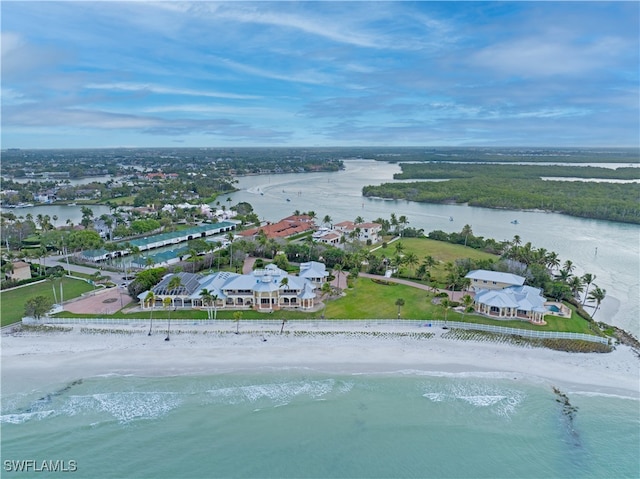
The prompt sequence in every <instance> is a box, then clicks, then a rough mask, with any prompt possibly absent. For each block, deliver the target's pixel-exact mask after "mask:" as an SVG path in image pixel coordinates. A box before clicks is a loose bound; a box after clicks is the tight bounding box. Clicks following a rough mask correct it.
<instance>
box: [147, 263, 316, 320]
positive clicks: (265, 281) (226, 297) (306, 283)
mask: <svg viewBox="0 0 640 479" xmlns="http://www.w3.org/2000/svg"><path fill="white" fill-rule="evenodd" d="M322 266H324V265H322ZM301 272H306V273H308V275H309V276H310V277H311V279H308V278H306V277H302V276H295V275H291V274H289V273H287V272H286V271H284V270H281V269H280V268H278V267H277V266H276V265H274V264H268V265H267V266H266V267H265V268H263V269H258V270H254V271H252V272H251V274H237V273H231V272H228V271H220V272H218V273H214V274H210V275H207V276H201V275H198V274H193V273H184V272H181V273H176V274H177V275H178V276H179V277H180V282H181V286H180V288H178V289H176V290H169V289H168V285H169V283H170V281H171V278H172V277H173V275H167V276H165V277H164V278H163V279H162V281H160V283H158V285H156V286H155V287H153V288H152V291H153V293H154V295H155V298H156V302H160V303H162V301H163V299H164V298H170V299H171V307H172V308H173V307H192V308H193V307H196V308H197V307H206V306H207V305H206V304H205V303H204V302H203V298H202V295H201V292H202V291H203V290H205V289H206V290H207V291H209V293H210V294H211V295H212V296H215V297H216V298H217V299H216V306H215V307H217V308H233V309H255V310H256V311H262V312H271V311H275V310H279V309H281V308H299V309H311V308H313V307H314V306H315V304H316V292H315V290H316V286H315V284H317V282H318V281H320V280H321V278H323V277H324V275H323V273H322V268H320V266H318V265H312V266H309V267H307V268H304V269H303V270H301ZM147 294H148V292H144V293H142V294H140V295H139V296H138V299H140V304H141V306H142V308H143V309H147V308H149V307H156V306H155V304H153V305H149V304H146V303H145V301H144V300H145V298H146V296H147Z"/></svg>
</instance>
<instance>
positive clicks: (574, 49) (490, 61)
mask: <svg viewBox="0 0 640 479" xmlns="http://www.w3.org/2000/svg"><path fill="white" fill-rule="evenodd" d="M622 43H623V42H622V41H621V40H619V39H616V38H612V37H607V38H601V39H599V40H598V41H595V42H593V43H590V44H586V45H584V44H580V43H578V42H571V41H567V40H564V39H555V40H554V39H553V38H541V37H539V36H536V37H530V38H523V39H520V40H513V41H509V42H505V43H497V44H495V45H491V46H489V47H486V48H483V49H481V50H480V51H479V52H478V53H476V54H475V55H473V57H472V62H473V63H475V64H477V65H480V66H484V67H488V68H492V69H495V70H498V71H500V72H502V73H505V74H511V75H521V76H526V77H544V76H552V75H580V74H583V73H586V72H589V71H592V70H595V69H598V68H604V67H606V66H607V65H608V64H609V63H610V62H611V60H612V57H615V56H616V55H617V52H618V51H619V50H620V48H621V46H622Z"/></svg>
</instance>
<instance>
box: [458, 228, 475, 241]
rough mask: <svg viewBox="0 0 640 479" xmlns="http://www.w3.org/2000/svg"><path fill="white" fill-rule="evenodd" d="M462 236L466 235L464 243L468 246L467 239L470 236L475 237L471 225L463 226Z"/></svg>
mask: <svg viewBox="0 0 640 479" xmlns="http://www.w3.org/2000/svg"><path fill="white" fill-rule="evenodd" d="M460 235H461V236H464V245H465V246H467V239H468V238H469V236H471V237H472V238H473V230H472V229H471V225H469V224H466V225H464V226H463V227H462V231H461V232H460Z"/></svg>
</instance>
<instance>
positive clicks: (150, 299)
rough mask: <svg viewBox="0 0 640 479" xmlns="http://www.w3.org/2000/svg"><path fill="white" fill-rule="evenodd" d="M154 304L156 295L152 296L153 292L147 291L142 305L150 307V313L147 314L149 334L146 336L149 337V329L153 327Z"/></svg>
mask: <svg viewBox="0 0 640 479" xmlns="http://www.w3.org/2000/svg"><path fill="white" fill-rule="evenodd" d="M155 302H156V295H155V294H153V291H149V292H148V293H147V295H146V296H145V297H144V303H145V304H150V305H151V313H149V334H148V335H147V336H151V327H152V326H153V306H154V304H155Z"/></svg>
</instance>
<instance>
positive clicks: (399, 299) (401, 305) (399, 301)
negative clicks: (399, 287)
mask: <svg viewBox="0 0 640 479" xmlns="http://www.w3.org/2000/svg"><path fill="white" fill-rule="evenodd" d="M396 306H397V307H398V319H400V310H401V308H402V307H403V306H404V299H402V298H398V299H396Z"/></svg>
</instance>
